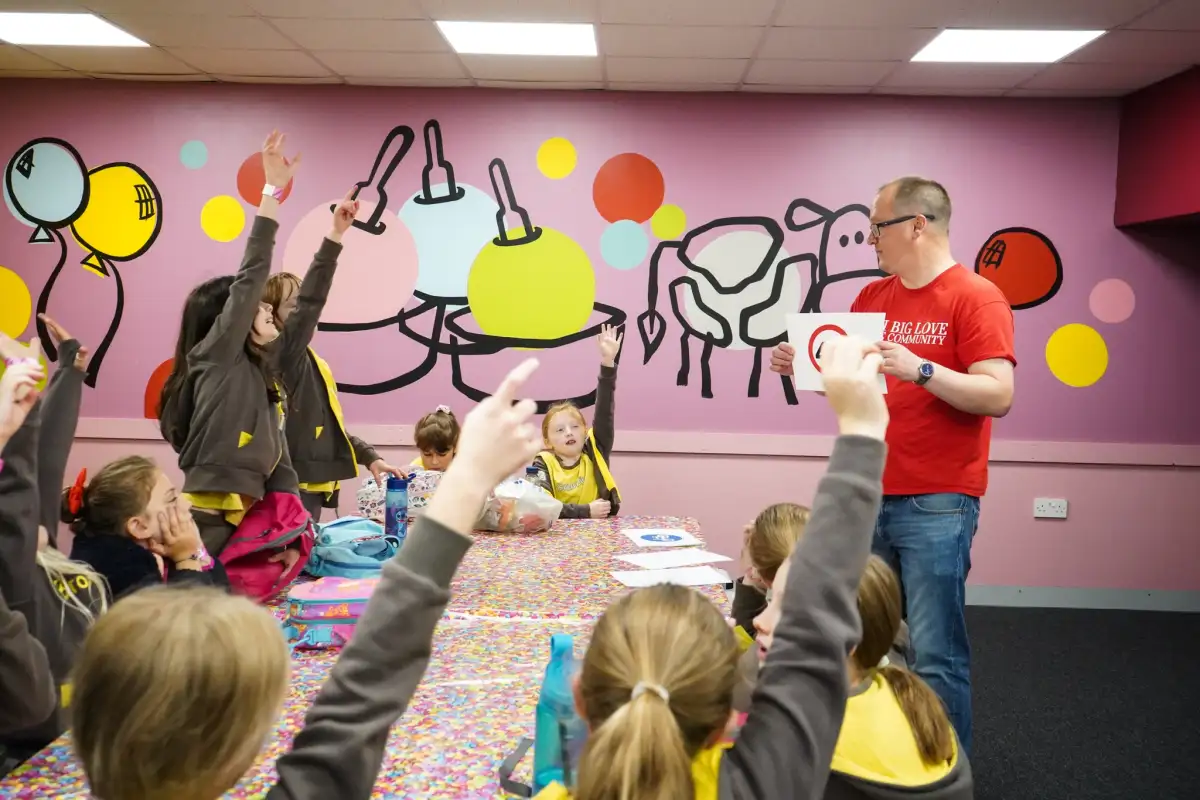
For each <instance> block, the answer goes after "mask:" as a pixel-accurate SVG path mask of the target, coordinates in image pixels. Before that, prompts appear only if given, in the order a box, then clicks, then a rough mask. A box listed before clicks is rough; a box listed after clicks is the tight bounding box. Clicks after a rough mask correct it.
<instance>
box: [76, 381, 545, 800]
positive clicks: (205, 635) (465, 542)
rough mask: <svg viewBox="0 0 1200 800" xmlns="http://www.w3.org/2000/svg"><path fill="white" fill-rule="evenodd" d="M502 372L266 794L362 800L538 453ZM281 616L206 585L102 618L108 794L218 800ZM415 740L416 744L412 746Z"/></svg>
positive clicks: (100, 697) (257, 711) (242, 766)
mask: <svg viewBox="0 0 1200 800" xmlns="http://www.w3.org/2000/svg"><path fill="white" fill-rule="evenodd" d="M536 367H537V362H536V361H534V360H532V359H530V360H528V361H526V362H525V363H523V364H522V365H521V366H519V367H517V368H516V369H515V370H513V371H512V372H510V373H509V375H508V377H506V378H505V379H504V382H503V383H502V384H501V385H500V387H499V388H498V389H497V390H496V392H495V394H493V395H492V396H491V397H489V398H487V399H485V400H484V401H483V402H481V403H480V404H479V405H478V406H476V407H475V409H474V410H472V411H471V413H470V414H468V415H467V418H466V421H465V423H464V425H463V431H462V437H461V440H460V442H459V452H458V457H457V458H456V459H455V461H454V464H453V465H451V467H450V469H448V470H447V471H446V474H445V476H444V478H443V479H442V482H441V485H440V487H439V489H438V492H437V494H436V495H434V497H433V499H432V500H431V501H430V504H429V507H428V509H427V511H426V513H425V514H424V515H423V516H422V517H420V518H419V519H417V521H416V522H415V523H414V524H413V527H412V529H411V530H410V531H409V534H408V539H407V540H406V541H405V544H404V547H403V548H401V550H400V552H399V553H398V554H397V555H396V556H395V558H393V559H392V560H391V561H389V562H388V563H387V564H385V565H384V568H383V573H382V576H381V578H380V581H379V584H378V586H377V588H376V590H375V593H374V596H373V597H372V598H371V601H370V602H369V603H368V605H367V608H366V611H365V612H364V613H363V615H362V617H360V619H359V622H358V628H357V630H356V632H355V635H354V638H353V639H352V640H351V641H350V643H349V644H348V645H347V646H346V648H345V649H344V650H343V651H342V654H341V657H340V658H339V659H338V662H337V664H336V665H335V666H334V668H333V671H332V673H331V674H330V676H329V680H328V681H327V682H326V684H325V686H324V688H323V689H322V690H321V693H320V694H319V695H318V697H317V700H316V702H315V703H314V705H313V706H312V708H311V709H309V712H308V715H307V718H306V720H305V725H304V729H303V730H302V731H301V732H300V733H299V734H298V735H297V737H296V739H295V741H294V743H293V745H292V749H291V751H290V752H289V753H287V754H285V755H283V756H282V757H281V758H280V759H279V761H278V762H277V764H276V767H277V772H278V775H279V778H278V782H277V783H276V784H275V786H274V787H273V788H272V789H271V790H270V792H269V793H268V795H267V797H268V798H269V799H270V800H329V798H335V797H336V798H339V800H366V798H368V797H370V795H371V789H372V786H373V785H374V783H375V778H376V776H377V774H378V772H379V768H380V765H381V763H382V759H383V754H384V749H385V747H386V744H387V738H388V729H389V728H390V727H391V725H392V724H393V723H394V722H395V721H396V720H397V719H398V718H399V716H400V715H401V714H402V713H403V712H404V710H405V708H406V707H407V705H408V702H409V700H410V699H411V698H412V695H413V692H414V691H415V690H416V687H417V684H418V683H419V682H420V680H421V677H422V675H423V674H424V672H425V669H426V667H427V665H428V663H429V657H430V652H431V648H432V639H433V632H434V628H435V627H436V626H437V624H438V621H439V620H440V619H441V617H442V613H443V612H444V610H445V608H446V605H447V603H448V602H449V599H450V591H449V587H450V581H451V580H452V579H453V577H454V573H455V571H456V570H457V568H458V565H459V562H460V561H461V560H462V558H463V556H464V555H465V554H466V552H467V550H468V549H469V548H470V546H471V541H472V540H471V528H472V526H473V525H474V523H475V521H476V518H477V516H478V510H479V508H480V507H481V506H482V505H483V503H484V501H485V500H486V498H487V495H488V493H489V492H490V491H491V490H492V489H493V488H494V487H495V486H496V484H497V483H499V482H500V481H501V480H503V479H504V478H505V477H506V476H508V475H511V474H512V473H513V472H514V471H516V470H517V469H519V468H520V467H521V466H522V465H524V464H528V463H529V459H531V458H532V457H533V455H534V454H535V453H536V452H537V450H538V448H539V447H540V445H541V442H540V441H539V437H538V435H537V428H536V427H535V426H534V425H532V424H530V420H531V418H532V415H533V413H534V411H535V410H536V404H535V403H533V402H532V401H530V400H522V401H520V402H517V392H518V391H519V390H520V388H521V386H522V384H523V383H524V382H525V381H526V379H528V377H529V376H530V375H531V374H532V373H533V371H534V369H535V368H536ZM288 667H289V658H288V649H287V645H286V643H285V642H284V639H283V634H282V633H281V631H280V628H279V624H278V622H277V621H276V620H275V619H274V618H273V617H272V616H271V613H270V612H269V611H267V610H266V609H264V608H262V607H260V606H257V605H255V604H254V603H252V602H251V601H249V600H247V599H245V598H241V597H235V596H231V595H226V594H222V593H218V592H215V591H213V590H210V589H184V590H168V589H159V588H155V589H147V590H146V591H143V592H137V593H135V594H134V595H132V596H131V597H129V598H127V599H125V600H122V601H121V602H120V603H117V604H116V605H115V606H114V608H113V610H112V611H110V612H109V613H108V614H106V615H105V616H104V617H102V618H101V619H100V621H99V622H98V623H97V624H96V626H95V628H94V630H93V631H92V635H91V636H89V637H88V640H87V643H86V645H85V646H84V651H83V654H82V656H81V658H80V660H79V664H78V666H77V668H76V676H75V702H74V704H73V711H74V715H73V719H74V727H73V732H72V740H73V746H74V749H75V752H76V753H77V754H78V755H79V758H80V760H81V761H82V762H83V768H84V771H85V773H86V774H87V777H88V781H89V782H90V783H91V789H92V792H93V794H95V795H96V796H98V797H102V798H104V800H159V798H162V799H163V800H166V799H167V798H170V800H212V799H213V798H217V797H219V796H220V795H221V794H222V793H224V792H225V791H227V790H228V789H230V788H231V787H232V786H233V785H234V784H235V783H236V782H237V781H238V779H239V778H240V777H241V775H242V773H243V772H245V770H246V769H248V768H249V767H250V765H251V764H252V763H253V762H254V760H255V758H256V757H257V755H258V752H259V750H260V749H261V748H262V745H263V742H264V740H265V738H266V736H267V734H268V733H269V732H270V731H271V729H272V728H273V727H274V725H275V722H276V719H277V716H278V713H279V709H280V706H281V704H282V702H283V699H284V697H285V696H286V694H287V689H288ZM418 745H419V743H418Z"/></svg>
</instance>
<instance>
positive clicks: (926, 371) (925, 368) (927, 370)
mask: <svg viewBox="0 0 1200 800" xmlns="http://www.w3.org/2000/svg"><path fill="white" fill-rule="evenodd" d="M921 374H922V375H923V376H924V377H926V378H932V377H933V364H930V363H929V362H928V361H926V362H925V363H923V364H921Z"/></svg>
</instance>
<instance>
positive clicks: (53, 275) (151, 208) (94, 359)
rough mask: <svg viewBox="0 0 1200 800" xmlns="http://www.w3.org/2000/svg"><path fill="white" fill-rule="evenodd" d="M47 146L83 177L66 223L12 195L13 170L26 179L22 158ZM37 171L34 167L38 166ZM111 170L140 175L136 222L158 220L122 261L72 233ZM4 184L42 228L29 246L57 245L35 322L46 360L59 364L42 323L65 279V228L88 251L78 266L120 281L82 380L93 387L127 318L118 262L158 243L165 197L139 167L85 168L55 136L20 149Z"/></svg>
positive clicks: (125, 163)
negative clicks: (95, 180)
mask: <svg viewBox="0 0 1200 800" xmlns="http://www.w3.org/2000/svg"><path fill="white" fill-rule="evenodd" d="M44 142H49V143H52V144H56V145H58V146H60V147H62V148H63V149H64V150H66V151H67V152H69V153H70V154H71V155H72V156H74V158H75V160H76V161H77V162H78V163H79V166H80V169H81V170H82V171H83V173H84V175H85V179H84V184H83V201H82V202H81V203H80V205H79V207H78V208H77V209H75V212H74V213H73V214H71V215H70V216H69V217H68V218H67V219H65V220H41V219H37V218H36V217H34V216H33V215H31V214H30V213H29V212H28V211H27V210H26V209H25V208H24V207H23V206H21V204H20V200H19V199H18V198H17V196H16V194H15V193H14V192H13V187H12V170H13V169H17V170H18V171H20V172H21V173H22V174H26V173H25V171H23V170H22V169H21V165H20V163H19V162H18V159H21V158H22V157H23V156H25V155H28V153H29V151H30V149H31V148H32V147H33V146H34V145H37V144H41V143H44ZM34 166H35V167H36V165H34ZM111 167H128V168H129V169H131V170H133V171H134V172H135V173H137V175H138V177H140V178H141V180H142V182H141V183H138V184H135V187H134V190H135V192H136V197H135V198H134V202H136V203H137V206H138V219H139V220H143V221H144V220H147V219H150V218H151V217H152V216H153V217H154V230H153V231H152V232H151V234H150V236H149V237H148V238H147V240H146V243H145V244H144V245H142V247H141V248H139V249H138V251H137V252H135V253H131V254H129V255H126V256H119V257H118V256H112V255H108V254H107V253H104V252H103V251H101V250H99V249H97V248H96V247H93V246H92V245H91V244H90V243H89V242H87V241H85V240H84V238H83V237H82V236H80V234H79V232H78V231H76V230H74V225H75V223H76V222H77V221H78V220H79V218H80V217H81V216H83V213H84V211H86V210H87V207H88V203H90V202H91V197H92V175H94V174H95V173H97V172H99V171H100V170H104V169H109V168H111ZM4 180H5V184H6V186H7V188H8V194H9V197H10V198H11V199H12V202H13V208H15V209H16V210H17V212H18V213H19V214H21V216H23V217H25V219H27V220H29V221H30V222H33V223H34V224H36V225H37V226H38V227H37V229H36V230H35V231H34V233H33V236H31V237H30V239H29V242H30V243H31V244H34V243H37V244H43V243H51V242H58V248H59V256H58V263H57V264H55V265H54V269H52V270H51V271H50V277H48V278H47V279H46V283H45V284H44V285H43V286H42V290H41V292H40V293H39V294H38V300H37V317H36V323H37V332H38V338H39V339H41V342H42V351H43V352H44V353H45V354H46V358H47V359H49V360H50V361H53V362H57V361H58V348H57V347H55V345H54V340H53V339H52V338H51V336H50V332H49V331H48V330H47V329H46V325H45V323H44V322H42V320H41V315H42V314H45V313H46V310H47V309H48V308H49V307H50V295H51V293H52V292H53V291H54V285H55V284H56V283H57V282H58V277H59V275H61V274H62V271H63V267H65V266H66V264H67V248H68V244H67V240H66V237H65V236H63V234H62V230H61V229H62V228H65V227H68V226H70V227H71V228H72V232H73V233H74V235H75V238H76V239H77V240H78V241H79V243H80V244H81V245H82V246H83V247H84V248H85V249H87V250H88V254H87V255H86V256H85V257H84V258H83V260H82V261H80V262H79V263H80V265H82V266H83V267H84V268H85V269H88V270H91V271H92V272H94V273H96V274H97V275H100V276H101V277H104V278H110V277H111V278H112V279H113V280H114V281H116V288H117V301H116V305H115V307H114V309H113V318H112V321H111V322H110V323H109V326H108V330H107V331H106V332H105V334H104V338H103V339H102V340H101V341H100V344H99V345H98V346H97V347H96V348H95V349H94V350H93V351H92V355H91V358H90V359H89V360H88V369H87V377H86V378H85V379H84V383H86V384H87V385H88V386H91V387H93V388H95V386H96V381H97V380H98V378H99V375H100V367H101V366H102V365H103V363H104V357H105V355H106V354H107V353H108V350H109V348H110V347H111V346H112V343H113V339H115V338H116V335H117V330H118V329H119V328H120V327H121V319H122V317H123V316H124V313H125V282H124V280H122V278H121V273H120V271H119V270H118V269H117V263H118V262H123V261H133V260H134V259H135V258H138V257H139V256H142V255H144V254H145V253H146V251H147V250H149V249H150V247H151V246H152V245H153V244H154V242H155V240H157V239H158V235H159V234H160V233H161V232H162V193H161V192H160V191H159V190H158V187H157V186H156V185H155V184H154V181H153V180H151V179H150V176H149V175H147V174H146V171H145V170H143V169H142V168H141V167H139V166H137V165H136V164H132V163H130V162H128V161H114V162H111V163H108V164H101V165H100V166H98V167H94V168H92V169H90V170H89V169H88V168H87V166H86V165H85V164H84V162H83V157H82V156H81V155H80V154H79V151H78V150H76V149H75V148H74V147H73V146H72V145H71V144H70V143H69V142H66V141H64V140H62V139H57V138H54V137H51V136H43V137H40V138H37V139H33V140H31V141H28V142H26V143H25V144H23V145H21V146H20V147H19V148H17V151H16V152H15V153H14V154H13V156H12V158H10V159H9V161H8V168H7V169H6V170H5V173H4Z"/></svg>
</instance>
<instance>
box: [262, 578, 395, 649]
mask: <svg viewBox="0 0 1200 800" xmlns="http://www.w3.org/2000/svg"><path fill="white" fill-rule="evenodd" d="M378 583H379V578H318V579H317V580H315V581H310V582H308V583H301V584H297V585H296V586H293V587H292V589H291V591H290V592H288V597H287V616H286V618H285V619H284V623H283V632H284V635H285V636H286V637H287V640H288V644H290V645H291V646H292V647H293V648H297V649H301V650H322V649H326V648H339V647H342V646H344V645H345V644H346V643H347V642H349V641H350V637H351V636H353V635H354V626H355V625H357V624H358V618H359V617H360V616H362V613H363V611H364V610H365V609H366V607H367V601H368V600H370V599H371V595H372V594H373V593H374V592H375V587H376V585H378Z"/></svg>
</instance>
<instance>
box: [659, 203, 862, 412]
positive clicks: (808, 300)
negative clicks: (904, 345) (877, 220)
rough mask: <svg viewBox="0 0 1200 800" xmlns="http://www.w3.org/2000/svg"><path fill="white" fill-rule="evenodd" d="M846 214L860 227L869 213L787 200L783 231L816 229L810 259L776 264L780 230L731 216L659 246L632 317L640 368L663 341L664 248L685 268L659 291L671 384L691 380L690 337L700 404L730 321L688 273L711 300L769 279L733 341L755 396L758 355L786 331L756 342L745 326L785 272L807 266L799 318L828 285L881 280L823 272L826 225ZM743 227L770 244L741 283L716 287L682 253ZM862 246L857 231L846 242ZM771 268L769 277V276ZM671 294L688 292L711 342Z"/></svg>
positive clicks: (768, 302)
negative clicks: (744, 348) (740, 348)
mask: <svg viewBox="0 0 1200 800" xmlns="http://www.w3.org/2000/svg"><path fill="white" fill-rule="evenodd" d="M801 211H806V212H808V214H809V217H808V218H807V219H797V213H798V212H801ZM851 213H860V214H862V215H863V220H864V222H867V221H869V218H870V210H869V209H868V208H867V207H866V206H863V205H860V204H857V203H853V204H850V205H847V206H843V207H841V208H839V209H836V210H831V209H828V208H826V207H824V206H822V205H820V204H819V203H816V202H814V201H812V200H809V199H807V198H801V199H798V200H795V201H793V202H792V203H791V205H789V206H788V210H787V214H786V217H785V220H784V224H785V225H786V227H787V229H788V230H789V231H793V232H800V231H805V230H808V229H809V228H813V227H816V226H817V225H821V226H823V230H822V233H821V244H820V247H819V248H818V251H817V253H801V254H799V255H795V256H788V257H786V258H783V259H780V260H779V261H778V262H776V258H778V256H779V253H780V251H781V250H782V249H783V243H784V233H783V228H782V227H781V226H780V224H779V223H778V222H776V221H775V220H774V219H772V218H771V217H760V216H737V217H722V218H719V219H715V220H712V221H710V222H707V223H704V224H703V225H700V226H699V227H696V228H693V229H692V230H690V231H688V232H687V233H686V234H685V235H684V237H683V238H682V239H680V240H678V241H663V242H660V243H659V245H658V247H657V248H655V250H654V255H653V256H651V259H650V277H649V280H648V282H647V296H646V311H644V312H642V313H641V314H639V315H638V318H637V323H638V333H639V335H640V336H641V339H642V346H643V362H642V363H644V364H648V363H650V359H651V358H653V357H654V355H655V353H656V352H657V351H658V349H659V347H660V346H661V345H662V341H663V338H664V336H665V335H666V320H665V319H664V318H663V316H662V314H661V313H659V311H658V294H659V285H658V284H659V260H660V259H661V258H662V255H663V253H665V252H667V251H668V250H674V251H675V252H676V257H677V258H678V259H679V261H680V263H681V264H683V266H684V267H685V268H686V269H687V271H688V274H685V275H683V276H681V277H678V278H675V279H674V280H673V281H671V282H670V283H669V284H668V286H667V293H668V295H669V297H670V301H671V311H672V314H673V315H674V317H675V320H676V321H677V322H678V323H679V326H680V328H681V329H682V330H681V333H680V337H679V351H680V352H679V372H678V373H677V375H676V379H675V383H676V385H678V386H687V385H688V381H689V379H690V377H691V348H690V346H689V344H688V339H689V338H694V339H698V340H700V341H701V342H703V346H702V348H701V352H700V396H701V397H703V398H705V399H709V400H710V399H712V397H713V391H712V374H711V368H710V359H711V358H712V353H713V350H714V349H715V348H718V347H719V348H726V347H729V346H730V345H731V344H733V341H734V333H733V327H732V321H731V320H726V319H724V318H723V317H722V316H721V315H719V314H718V313H716V311H714V310H713V309H711V308H709V307H708V306H707V305H705V303H704V302H703V300H702V299H701V297H700V286H699V284H698V282H697V278H696V277H694V276H693V274H692V273H695V274H696V275H699V276H700V277H701V278H703V279H704V281H705V282H706V283H707V284H708V286H709V287H710V288H711V289H712V290H713V291H715V292H717V293H718V294H723V295H730V294H738V293H739V292H742V291H743V290H745V289H746V288H747V287H749V286H752V285H754V284H756V283H758V282H759V281H761V280H763V279H764V278H766V277H768V276H769V275H771V276H772V278H771V291H770V294H769V295H768V296H767V298H766V299H764V300H762V301H760V302H757V303H754V304H753V305H750V306H747V307H746V308H744V309H742V312H741V314H740V315H739V318H738V320H737V326H738V328H737V336H738V338H739V339H741V340H742V341H743V342H745V343H746V344H748V345H750V346H751V347H752V348H753V350H754V356H753V362H752V364H751V369H750V380H749V384H748V385H747V388H746V396H747V397H758V396H759V383H760V381H761V378H762V361H763V349H764V348H768V347H774V346H775V345H777V344H780V343H781V342H785V341H787V331H786V330H784V331H778V332H776V333H774V334H773V335H771V336H767V337H756V336H753V335H751V333H750V322H751V320H752V319H754V317H755V316H756V315H757V314H759V313H760V312H762V311H765V310H767V309H769V308H771V307H772V306H773V305H775V304H776V303H777V302H779V298H780V297H781V296H782V295H783V284H784V279H785V278H786V276H787V271H788V269H789V268H791V267H793V266H795V265H799V264H803V263H807V264H808V266H809V276H808V277H809V286H808V290H807V292H806V294H805V296H804V298H803V301H802V304H801V307H800V308H799V309H798V311H799V312H800V313H815V312H819V311H820V310H821V296H822V294H823V292H824V290H825V289H826V288H828V287H829V286H831V285H833V284H836V283H839V282H841V281H846V280H856V279H861V278H874V277H883V276H884V275H885V273H884V272H882V271H880V270H878V269H872V270H854V271H851V272H843V273H837V274H835V275H832V276H831V275H830V274H829V270H828V255H829V243H830V235H831V232H832V229H833V225H834V223H835V222H837V220H839V219H841V218H842V217H843V216H845V215H847V214H851ZM731 226H744V228H743V229H745V228H751V229H757V230H760V231H762V232H764V233H766V234H767V235H768V236H769V237H770V238H771V244H770V246H769V247H768V248H767V251H766V253H765V254H764V255H763V258H762V260H761V261H760V262H759V264H758V266H757V267H756V268H755V270H754V272H752V273H751V274H750V275H748V276H747V277H745V278H743V279H742V280H741V281H739V282H738V283H737V284H734V285H733V286H722V285H721V284H720V283H719V282H718V280H717V278H716V276H715V275H714V274H713V273H712V272H711V271H709V270H708V269H706V268H704V267H702V266H700V265H699V264H696V263H695V262H693V261H692V260H691V259H690V258H689V257H688V255H687V250H688V247H689V245H690V244H691V242H692V241H693V240H694V239H695V238H696V237H697V236H701V235H703V234H705V233H708V232H709V231H711V230H713V229H715V228H723V227H731ZM841 239H845V240H846V241H841V240H839V244H840V245H841V246H842V247H846V246H848V245H849V237H848V236H842V237H841ZM865 240H866V234H865V233H863V232H859V233H857V234H855V236H854V242H855V244H862V243H863V242H864V241H865ZM772 270H774V274H773V275H772ZM679 290H690V291H691V294H692V300H693V301H694V302H695V304H696V306H697V307H698V308H700V310H701V311H703V312H704V313H705V314H706V315H707V316H708V317H709V318H710V319H712V320H713V321H714V322H716V323H717V325H719V326H720V328H721V333H720V335H719V336H713V335H711V334H706V333H702V332H700V331H698V330H697V329H696V328H695V327H694V326H693V325H692V324H691V322H690V321H689V320H688V319H687V315H686V314H685V313H684V310H683V308H682V306H681V304H680V302H679V298H678V293H679ZM780 380H781V383H782V386H783V394H784V398H785V399H786V401H787V403H788V405H796V404H797V403H798V402H799V401H798V400H797V398H796V391H795V387H793V386H792V382H791V380H790V379H789V378H787V377H784V376H780Z"/></svg>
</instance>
